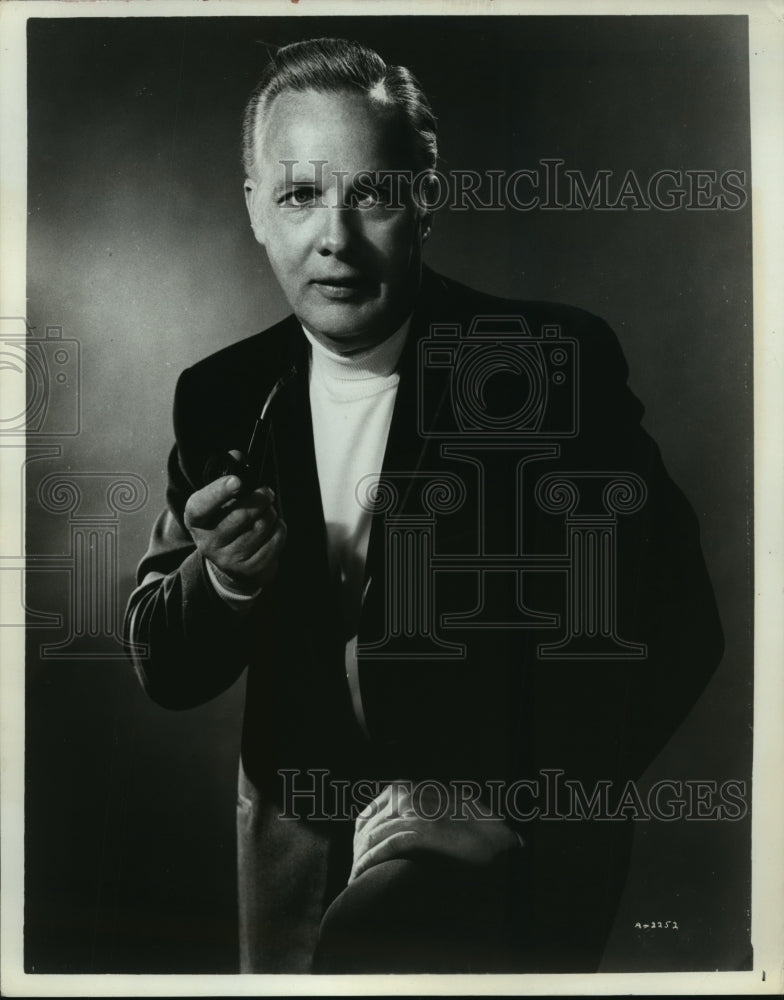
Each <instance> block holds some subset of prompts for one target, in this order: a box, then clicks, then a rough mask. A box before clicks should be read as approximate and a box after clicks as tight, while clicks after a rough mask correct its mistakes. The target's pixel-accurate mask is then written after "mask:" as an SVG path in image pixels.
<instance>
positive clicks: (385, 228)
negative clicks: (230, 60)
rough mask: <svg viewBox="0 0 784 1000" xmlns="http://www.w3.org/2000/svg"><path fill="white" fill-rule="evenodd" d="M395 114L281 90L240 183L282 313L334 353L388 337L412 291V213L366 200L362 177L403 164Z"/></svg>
mask: <svg viewBox="0 0 784 1000" xmlns="http://www.w3.org/2000/svg"><path fill="white" fill-rule="evenodd" d="M399 114H400V113H399V112H398V111H397V110H396V109H394V108H391V107H389V106H387V105H380V104H379V103H378V102H373V101H371V100H370V99H369V98H367V97H365V96H364V95H362V94H359V93H354V92H350V91H345V92H340V93H334V94H330V93H319V92H316V91H304V92H301V93H300V92H295V91H284V92H283V93H282V94H280V95H279V96H278V97H277V98H275V100H274V101H273V102H272V105H271V107H270V108H269V109H268V112H267V115H266V118H265V120H264V122H263V124H262V135H261V136H260V140H261V141H260V155H259V162H258V164H257V170H258V176H257V177H256V178H253V179H249V180H248V181H246V185H245V196H246V200H247V204H248V212H249V213H250V218H251V223H252V225H253V230H254V233H255V235H256V239H257V240H258V241H259V243H261V244H262V245H263V246H264V247H265V248H266V250H267V255H268V257H269V260H270V264H271V265H272V269H273V271H274V272H275V276H276V277H277V279H278V281H279V282H280V285H281V287H282V289H283V291H284V293H285V295H286V298H287V299H288V301H289V304H290V305H291V307H292V309H293V310H294V312H295V314H296V315H297V317H298V319H299V320H300V322H301V323H302V324H303V325H304V326H305V327H307V329H308V330H309V331H310V332H311V333H312V334H313V335H314V336H315V337H316V338H317V339H318V340H319V341H320V342H321V343H323V344H325V346H327V347H329V348H330V349H332V350H337V351H340V352H341V353H350V352H352V351H356V350H361V349H362V348H366V347H370V346H372V345H374V344H378V343H380V342H381V341H383V340H385V339H386V338H387V337H389V336H390V335H391V334H392V333H394V332H395V330H396V329H397V328H398V327H399V326H400V324H401V323H402V322H403V320H404V319H405V318H406V316H407V315H408V314H409V312H410V311H411V309H412V306H413V300H414V296H415V294H416V289H417V287H418V284H419V277H420V264H421V243H422V227H423V219H422V217H421V214H420V213H418V211H417V209H416V208H415V206H414V205H413V204H412V202H411V199H410V197H407V196H406V194H405V192H404V193H403V194H402V196H401V197H400V199H399V201H398V204H399V205H402V206H403V207H390V205H389V204H387V203H386V201H388V199H385V198H384V197H383V195H382V197H380V198H379V199H378V200H377V199H376V198H375V197H373V195H372V194H370V195H369V194H368V190H367V189H368V177H367V172H370V174H371V175H373V176H377V175H383V173H384V172H385V171H394V170H401V169H403V168H404V167H406V166H409V164H407V163H406V162H405V160H404V156H403V153H402V151H401V146H402V145H403V143H402V142H401V122H400V118H399ZM310 161H316V165H314V164H313V163H312V162H310ZM386 190H387V191H388V190H389V187H388V186H387V188H386Z"/></svg>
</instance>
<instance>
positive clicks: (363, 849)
mask: <svg viewBox="0 0 784 1000" xmlns="http://www.w3.org/2000/svg"><path fill="white" fill-rule="evenodd" d="M421 826H422V824H421V823H419V821H418V820H417V818H416V817H415V816H393V817H391V818H389V819H386V820H383V821H382V822H380V823H378V824H376V825H375V826H366V827H365V828H364V829H363V830H360V831H359V833H357V834H355V836H354V844H353V853H354V862H355V863H356V862H357V861H358V860H359V859H360V858H361V857H362V856H363V855H365V854H367V852H368V851H371V850H372V849H373V848H374V847H376V846H377V845H378V844H380V843H382V841H384V840H386V839H387V838H388V837H391V836H392V835H393V834H397V833H406V832H422V831H421Z"/></svg>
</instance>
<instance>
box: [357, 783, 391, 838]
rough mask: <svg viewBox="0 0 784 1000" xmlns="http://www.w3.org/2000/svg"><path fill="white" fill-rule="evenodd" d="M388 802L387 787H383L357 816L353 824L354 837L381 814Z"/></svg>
mask: <svg viewBox="0 0 784 1000" xmlns="http://www.w3.org/2000/svg"><path fill="white" fill-rule="evenodd" d="M388 802H389V785H384V787H383V788H382V789H381V791H380V792H379V793H378V795H377V796H376V797H375V798H374V799H373V801H372V802H369V803H368V805H366V806H365V808H364V809H363V810H362V812H361V813H360V814H359V815H358V816H357V819H356V822H355V824H354V831H355V836H356V834H357V833H358V832H359V831H360V830H362V829H363V828H364V827H365V826H367V824H368V823H369V822H370V821H371V820H372V819H373V818H374V817H376V816H378V815H379V813H381V812H382V811H383V810H384V808H385V807H386V805H387V803H388Z"/></svg>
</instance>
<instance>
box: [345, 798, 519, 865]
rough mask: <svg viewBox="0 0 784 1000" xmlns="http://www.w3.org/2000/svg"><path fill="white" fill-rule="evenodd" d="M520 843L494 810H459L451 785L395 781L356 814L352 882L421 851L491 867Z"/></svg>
mask: <svg viewBox="0 0 784 1000" xmlns="http://www.w3.org/2000/svg"><path fill="white" fill-rule="evenodd" d="M412 793H413V794H412ZM445 805H446V808H445ZM428 816H432V817H434V818H432V819H428V818H427V817H428ZM519 844H520V840H519V839H518V837H517V834H516V833H515V832H514V831H513V830H512V829H511V828H510V827H509V826H507V824H506V823H505V822H504V820H503V819H502V818H501V817H498V816H493V815H491V814H490V813H489V812H488V813H487V815H486V816H482V815H479V816H477V815H473V814H472V813H471V812H470V811H467V810H465V809H462V810H460V812H459V813H458V811H457V809H456V802H455V795H454V791H453V790H452V789H451V788H448V787H446V786H442V787H441V788H439V789H435V788H434V787H433V786H432V784H427V785H422V786H421V787H416V786H414V787H412V784H411V782H405V781H395V782H392V783H391V784H389V785H387V786H386V787H385V788H384V790H383V791H382V792H381V793H380V794H379V795H378V796H376V798H375V799H374V800H373V801H372V802H371V803H370V805H369V806H367V807H366V808H365V809H364V810H363V811H362V812H361V813H360V815H359V816H358V818H357V821H356V824H355V830H354V863H353V865H352V868H351V875H350V876H349V882H353V881H354V879H355V878H358V877H359V876H360V875H361V874H362V873H363V872H366V871H367V870H368V869H369V868H372V867H373V866H374V865H378V864H380V863H381V862H382V861H389V860H391V859H393V858H400V857H409V856H410V855H412V854H418V853H419V852H432V853H434V854H438V855H441V856H442V857H450V858H453V859H455V860H458V861H464V862H467V863H469V864H474V865H489V864H490V863H491V862H492V861H493V860H494V859H495V858H496V857H497V856H498V855H499V854H501V853H503V852H504V851H507V850H509V849H510V848H515V847H517V846H519Z"/></svg>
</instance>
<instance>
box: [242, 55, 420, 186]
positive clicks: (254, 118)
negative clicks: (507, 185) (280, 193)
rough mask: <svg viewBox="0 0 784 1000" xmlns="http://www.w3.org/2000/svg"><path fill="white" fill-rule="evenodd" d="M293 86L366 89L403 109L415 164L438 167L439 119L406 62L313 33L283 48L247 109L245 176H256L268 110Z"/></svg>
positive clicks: (335, 90) (323, 89)
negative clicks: (400, 63) (399, 63)
mask: <svg viewBox="0 0 784 1000" xmlns="http://www.w3.org/2000/svg"><path fill="white" fill-rule="evenodd" d="M287 90H294V91H306V90H314V91H318V92H321V93H339V92H340V91H341V90H351V91H356V92H359V93H363V94H366V95H367V96H368V97H369V98H370V99H371V100H373V101H378V102H379V104H380V105H384V106H387V107H396V108H398V110H399V111H400V112H401V113H402V116H403V120H404V121H405V125H406V128H407V130H408V133H409V135H410V137H411V157H412V167H413V168H414V169H415V170H416V171H417V172H420V171H433V170H435V167H436V162H437V159H438V146H437V140H436V119H435V117H434V115H433V112H432V110H431V109H430V104H429V102H428V100H427V97H425V94H424V92H423V90H422V88H421V87H420V85H419V83H418V82H417V80H416V78H415V77H414V75H413V73H411V71H410V70H408V69H406V67H405V66H388V65H387V64H386V63H385V62H384V60H383V59H382V58H381V56H380V55H379V54H378V53H377V52H374V51H373V49H370V48H368V47H367V46H365V45H360V44H359V43H358V42H352V41H346V39H343V38H313V39H309V40H308V41H302V42H294V43H293V44H291V45H285V46H283V47H282V48H280V49H278V50H277V52H276V53H275V55H274V56H273V57H272V59H271V61H270V63H269V64H268V65H267V67H266V69H265V70H264V73H263V74H262V77H261V79H260V80H259V82H258V84H257V86H256V88H255V90H254V91H253V93H252V94H251V97H250V100H249V101H248V103H247V105H246V108H245V115H244V118H243V124H242V162H243V167H244V168H245V176H246V177H251V178H256V176H257V173H258V169H257V164H258V154H259V142H260V137H261V131H262V123H263V119H264V115H265V114H266V112H267V109H268V108H269V106H270V104H271V103H272V101H273V100H274V99H275V98H276V97H277V96H278V94H281V93H283V92H284V91H287Z"/></svg>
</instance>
